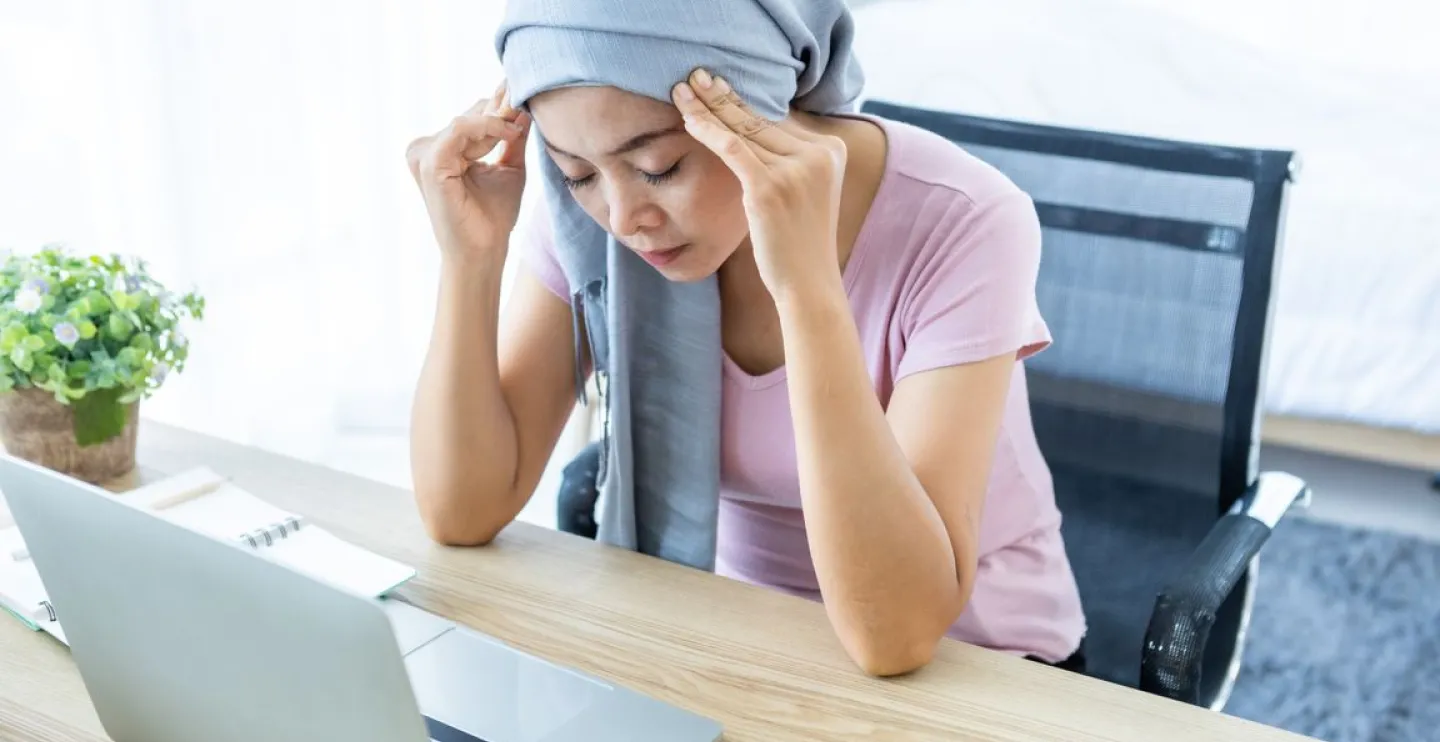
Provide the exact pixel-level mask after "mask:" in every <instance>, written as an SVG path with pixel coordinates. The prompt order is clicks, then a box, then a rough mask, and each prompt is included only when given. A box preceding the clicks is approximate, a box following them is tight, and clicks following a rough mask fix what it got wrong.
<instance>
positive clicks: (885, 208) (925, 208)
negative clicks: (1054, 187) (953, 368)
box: [852, 120, 1049, 378]
mask: <svg viewBox="0 0 1440 742" xmlns="http://www.w3.org/2000/svg"><path fill="white" fill-rule="evenodd" d="M879 123H880V124H881V126H882V128H884V129H885V131H886V134H887V137H888V140H889V147H888V153H887V161H886V167H885V177H884V181H883V182H882V184H881V187H880V190H879V192H878V193H877V196H876V198H875V201H874V202H873V203H872V204H871V209H870V214H869V216H868V217H867V225H866V227H865V228H864V232H863V233H862V234H863V235H864V236H863V238H862V243H863V244H862V243H857V247H856V249H857V251H859V250H863V253H860V255H861V257H860V258H859V260H860V261H861V264H860V267H859V268H858V271H857V272H858V273H861V274H863V278H862V277H861V276H857V277H856V278H857V281H860V282H863V283H864V284H865V285H866V289H865V290H864V293H865V294H866V295H867V296H871V297H873V298H874V300H875V301H883V302H884V303H885V305H886V306H887V307H888V309H887V314H889V316H891V317H893V319H894V321H897V322H898V323H899V327H898V329H899V331H900V335H901V337H903V338H904V339H905V342H906V348H905V351H904V353H903V358H902V360H901V362H900V369H899V371H898V373H897V378H898V377H899V376H904V375H906V374H908V373H911V372H914V371H918V370H922V369H928V368H932V367H934V366H936V365H947V364H954V363H961V362H967V361H974V360H979V359H981V358H985V357H989V356H992V355H995V354H999V353H1003V352H1006V351H1011V350H1015V351H1019V354H1020V356H1021V357H1022V358H1023V357H1026V356H1029V355H1031V354H1032V353H1034V352H1036V351H1038V350H1039V349H1040V348H1042V347H1043V346H1044V345H1045V344H1046V343H1047V342H1048V337H1049V336H1048V331H1047V330H1046V328H1045V326H1044V321H1043V319H1041V317H1040V315H1039V310H1038V307H1037V303H1036V293H1035V288H1036V280H1037V278H1038V274H1039V267H1040V246H1041V231H1040V222H1039V218H1038V217H1037V215H1036V211H1035V205H1034V203H1033V202H1032V201H1031V199H1030V197H1029V195H1028V194H1026V193H1025V192H1024V191H1023V190H1021V189H1020V188H1019V187H1018V186H1017V185H1015V183H1014V182H1013V181H1011V180H1010V179H1009V178H1008V177H1006V176H1005V175H1004V174H1003V173H1001V172H1000V171H999V170H998V169H996V168H995V167H994V166H992V165H990V164H989V163H986V162H985V161H983V160H981V159H980V158H979V157H977V156H975V155H973V154H971V153H970V152H967V151H966V150H965V149H963V148H962V147H960V146H958V145H956V144H954V143H953V142H950V141H949V140H946V139H944V138H943V137H940V136H939V135H936V134H933V133H931V132H929V131H926V130H923V129H920V128H917V127H914V126H911V125H908V124H903V123H898V122H894V121H885V120H880V121H879ZM855 259H856V258H855V257H854V256H852V260H855Z"/></svg>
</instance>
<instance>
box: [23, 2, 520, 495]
mask: <svg viewBox="0 0 1440 742" xmlns="http://www.w3.org/2000/svg"><path fill="white" fill-rule="evenodd" d="M0 7H3V12H0V106H3V113H0V246H4V247H8V248H11V249H21V250H23V249H29V248H33V247H34V246H37V245H39V244H41V243H45V242H53V241H60V242H65V243H68V244H70V245H72V246H73V247H74V249H77V250H82V251H101V252H108V251H120V252H125V253H134V254H140V255H143V256H146V257H148V258H150V259H151V260H152V261H153V263H154V265H155V267H156V269H157V270H158V271H160V272H161V274H162V275H163V277H164V279H165V280H167V281H173V282H174V283H175V284H177V285H183V286H195V287H196V288H198V289H199V290H200V291H201V292H202V293H204V294H205V296H206V297H207V299H208V301H209V306H208V316H207V318H206V319H205V321H204V322H203V323H202V324H200V325H198V326H197V327H195V328H194V329H193V331H192V332H191V333H190V334H191V336H192V340H193V343H192V348H193V351H192V357H191V362H190V365H189V367H188V368H187V370H186V372H185V373H184V374H183V375H181V376H179V377H175V378H173V379H172V383H171V384H169V385H168V386H167V387H166V388H165V389H164V390H162V392H161V393H160V394H159V395H158V396H157V397H156V398H155V399H154V400H153V401H152V402H151V403H149V404H147V407H146V414H148V415H150V416H152V417H155V418H158V419H162V420H165V421H168V422H174V423H178V424H181V425H185V426H187V427H192V428H196V429H200V430H204V431H206V432H211V433H215V434H219V435H222V436H225V437H228V438H232V439H235V440H238V441H242V442H245V443H251V444H257V445H261V446H264V447H267V448H272V449H276V450H281V451H284V452H286V453H289V454H292V455H296V456H300V457H304V458H309V459H315V460H322V461H328V460H332V459H335V460H338V461H341V462H342V463H344V462H345V461H347V460H353V461H358V462H359V463H360V464H361V465H362V466H372V465H373V467H374V470H373V471H372V473H381V474H383V475H384V476H385V478H387V479H403V478H404V477H405V476H408V474H407V473H406V471H405V470H404V469H403V467H404V465H405V462H404V458H405V457H404V452H403V448H397V447H396V445H395V443H396V441H397V434H398V436H399V438H401V439H403V433H404V431H403V427H404V424H405V418H406V414H407V408H408V403H409V395H410V391H411V385H412V383H413V379H414V376H415V374H416V373H417V372H418V367H419V363H420V359H421V354H422V353H423V348H424V343H425V340H426V335H427V331H428V326H429V320H430V316H431V311H432V297H433V291H434V276H435V270H436V265H437V253H436V248H435V245H434V242H433V239H432V238H431V235H430V230H429V227H428V224H427V222H426V221H425V215H424V210H423V207H422V205H421V203H420V200H419V198H418V196H417V194H416V192H415V189H414V186H413V183H412V182H411V180H410V176H409V173H408V172H407V170H406V168H405V164H404V157H403V153H404V149H405V145H406V144H407V143H408V142H409V141H410V139H412V138H413V137H415V136H417V135H419V134H422V133H425V132H429V131H433V130H435V129H437V128H439V127H441V126H443V125H444V124H445V123H446V122H447V121H448V120H449V118H450V117H451V116H453V115H454V114H456V113H459V112H461V111H462V110H464V109H465V108H467V107H468V106H469V105H470V104H471V103H473V102H474V100H475V99H476V98H478V97H480V96H482V95H485V94H487V93H488V92H489V91H490V90H491V89H493V87H494V85H495V83H496V82H498V80H499V77H498V75H499V65H498V64H497V62H496V61H495V54H494V51H493V43H492V32H493V29H494V27H495V24H496V21H497V18H498V15H499V12H500V10H501V7H502V6H501V4H500V2H499V0H478V1H477V0H465V1H462V0H433V1H431V2H404V3H401V2H348V1H343V0H323V1H322V0H306V1H305V2H282V1H280V0H250V1H249V2H244V3H239V2H209V1H201V0H193V1H191V2H183V1H176V0H171V1H166V0H148V1H141V0H127V1H126V2H104V1H102V0H93V1H91V2H85V1H83V0H78V1H77V0H69V1H67V2H51V1H49V0H47V2H44V3H34V2H9V1H8V0H7V2H6V3H5V4H4V5H3V6H0ZM365 432H371V433H377V434H379V435H380V437H381V438H382V439H383V440H382V441H381V442H380V443H379V444H377V445H376V446H375V447H374V448H373V449H372V450H369V451H368V452H366V454H364V455H360V456H355V455H354V454H355V453H356V451H354V450H351V449H347V448H346V446H354V445H361V446H363V445H365V442H364V438H365V436H364V435H361V434H362V433H365ZM347 456H348V457H349V458H348V459H347ZM376 457H378V459H376Z"/></svg>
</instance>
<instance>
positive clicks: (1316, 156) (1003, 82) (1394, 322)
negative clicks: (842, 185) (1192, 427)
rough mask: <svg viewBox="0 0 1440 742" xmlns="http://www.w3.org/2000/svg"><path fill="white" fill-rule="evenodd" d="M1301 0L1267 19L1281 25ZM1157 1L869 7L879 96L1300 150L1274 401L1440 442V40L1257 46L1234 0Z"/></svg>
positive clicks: (872, 71) (944, 0) (924, 2)
mask: <svg viewBox="0 0 1440 742" xmlns="http://www.w3.org/2000/svg"><path fill="white" fill-rule="evenodd" d="M1145 1H1148V0H1145ZM1388 2H1389V4H1390V5H1392V6H1398V5H1405V4H1406V3H1404V2H1403V1H1402V0H1388ZM1137 3H1139V4H1137ZM1286 3H1288V0H1267V1H1266V2H1260V3H1258V5H1257V8H1259V9H1260V10H1263V9H1264V8H1265V7H1267V6H1268V7H1269V9H1270V11H1271V14H1270V16H1267V18H1268V20H1269V21H1270V22H1272V23H1273V22H1276V20H1277V17H1276V12H1277V8H1278V9H1280V10H1286V8H1280V7H1279V6H1280V5H1284V4H1286ZM1143 4H1144V2H1143V1H1142V0H1132V2H1131V3H1128V4H1127V3H1123V2H1096V1H1094V0H1086V1H1085V2H1075V1H1073V0H1071V1H1066V0H1006V1H1005V2H979V1H977V0H888V1H886V2H871V3H859V4H857V6H858V7H857V8H856V11H855V15H856V19H857V27H858V30H857V35H858V53H859V55H860V61H861V64H862V65H863V66H864V68H865V72H866V77H867V80H868V83H867V92H866V94H867V96H868V97H870V98H878V99H885V100H891V101H895V102H900V103H908V104H913V105H920V106H926V107H931V108H939V109H947V110H955V111H963V112H966V113H972V114H978V115H985V116H997V117H1006V118H1016V119H1022V120H1031V121H1038V122H1042V123H1051V124H1060V125H1069V126H1081V127H1093V128H1101V129H1107V130H1112V131H1122V132H1129V133H1137V134H1146V135H1152V136H1162V137H1172V138H1181V139H1191V140H1199V141H1206V142H1215V143H1224V144H1237V145H1244V146H1262V147H1279V148H1287V149H1294V150H1297V151H1298V152H1300V153H1301V157H1302V160H1303V163H1304V169H1303V172H1302V173H1301V176H1300V178H1299V182H1298V183H1297V184H1296V186H1295V187H1294V188H1293V190H1292V200H1291V203H1290V209H1289V218H1288V229H1287V234H1286V240H1285V243H1284V252H1283V254H1282V258H1281V264H1280V273H1279V277H1278V291H1279V294H1278V298H1277V305H1276V315H1275V318H1274V321H1273V331H1272V336H1271V352H1270V361H1269V370H1268V374H1267V377H1266V380H1265V394H1266V400H1265V404H1266V408H1267V409H1268V410H1270V411H1272V412H1281V413H1291V414H1303V415H1313V416H1320V417H1331V418H1342V419H1349V420H1354V421H1357V422H1363V423H1367V424H1375V425H1386V426H1394V427H1401V428H1409V429H1414V430H1419V431H1423V432H1440V50H1437V49H1440V47H1427V48H1412V47H1406V48H1403V49H1399V50H1398V51H1397V49H1393V48H1392V49H1389V52H1390V56H1389V57H1385V58H1381V57H1380V56H1374V57H1365V58H1363V59H1362V58H1361V57H1354V59H1355V60H1356V62H1355V63H1354V64H1335V63H1334V60H1333V59H1328V60H1327V59H1326V58H1324V57H1323V55H1318V54H1306V53H1302V52H1303V51H1304V50H1303V49H1301V48H1300V47H1299V46H1297V45H1296V43H1294V42H1295V41H1296V40H1295V39H1289V40H1288V41H1287V42H1286V43H1279V42H1277V43H1276V44H1273V45H1270V44H1267V45H1265V46H1264V47H1261V46H1257V45H1255V44H1253V43H1252V42H1253V40H1254V38H1255V37H1256V36H1257V35H1260V34H1258V32H1257V29H1256V28H1255V27H1254V26H1253V25H1249V26H1247V25H1246V24H1245V22H1244V19H1243V18H1242V17H1241V16H1243V14H1244V13H1246V12H1249V11H1243V10H1240V9H1239V7H1240V6H1238V5H1235V4H1233V3H1232V4H1230V5H1229V6H1224V7H1223V8H1221V10H1217V11H1215V12H1221V11H1222V10H1223V12H1226V13H1231V14H1234V16H1235V21H1236V22H1235V23H1232V24H1227V23H1226V22H1224V21H1226V20H1227V19H1224V18H1210V19H1203V18H1202V19H1199V20H1197V19H1196V18H1186V17H1182V16H1179V15H1174V14H1167V13H1168V11H1159V10H1152V9H1150V8H1147V7H1141V5H1143ZM1222 5H1223V4H1222ZM1296 7H1298V6H1293V3H1292V4H1290V5H1289V6H1287V8H1288V10H1294V9H1295V8H1296ZM1310 7H1312V8H1315V9H1316V10H1317V11H1318V10H1319V8H1318V7H1317V6H1310ZM1336 7H1339V6H1338V5H1337V6H1336ZM1260 10H1257V11H1256V12H1257V13H1260ZM1288 10H1287V12H1288ZM1185 12H1187V13H1192V14H1193V13H1197V12H1200V11H1196V10H1195V9H1193V8H1191V9H1188V10H1186V11H1185ZM1259 17H1261V16H1260V15H1257V18H1259ZM1204 20H1210V21H1214V22H1208V23H1207V22H1202V21H1204ZM1279 20H1282V21H1283V20H1284V19H1283V18H1280V19H1279ZM1229 29H1240V30H1229ZM1370 30H1371V32H1372V33H1371V35H1370V36H1369V37H1367V38H1370V39H1371V40H1372V42H1374V43H1383V41H1384V39H1383V38H1380V37H1378V36H1377V35H1376V34H1377V33H1378V32H1376V31H1375V30H1374V29H1370ZM1418 38H1419V37H1418V36H1416V37H1409V36H1407V37H1405V38H1404V39H1400V41H1404V40H1407V39H1408V40H1410V41H1413V40H1415V39H1418ZM1376 39H1379V41H1378V42H1377V41H1375V40H1376ZM1312 41H1314V40H1312ZM1397 43H1399V41H1397ZM1407 43H1408V42H1407ZM1316 49H1320V46H1318V45H1316V44H1312V46H1311V47H1310V50H1311V51H1315V50H1316ZM1322 51H1323V50H1322ZM1350 51H1352V52H1353V51H1354V50H1350ZM1405 55H1409V56H1408V57H1407V56H1405ZM1381 62H1391V63H1392V64H1389V65H1388V66H1387V65H1383V64H1381Z"/></svg>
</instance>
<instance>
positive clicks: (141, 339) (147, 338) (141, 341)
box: [130, 332, 155, 353]
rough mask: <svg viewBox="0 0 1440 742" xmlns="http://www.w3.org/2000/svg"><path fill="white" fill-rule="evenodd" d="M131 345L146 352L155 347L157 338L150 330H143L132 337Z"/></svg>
mask: <svg viewBox="0 0 1440 742" xmlns="http://www.w3.org/2000/svg"><path fill="white" fill-rule="evenodd" d="M130 347H132V348H134V349H136V350H138V351H140V352H142V353H143V352H146V351H151V350H154V349H155V338H154V337H153V336H152V335H150V333H148V332H142V333H139V334H137V335H136V336H135V337H133V338H131V339H130Z"/></svg>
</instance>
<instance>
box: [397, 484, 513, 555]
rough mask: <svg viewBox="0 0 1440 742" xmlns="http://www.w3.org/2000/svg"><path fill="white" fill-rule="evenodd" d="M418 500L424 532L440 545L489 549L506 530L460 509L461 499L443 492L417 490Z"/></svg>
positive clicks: (416, 497) (416, 498)
mask: <svg viewBox="0 0 1440 742" xmlns="http://www.w3.org/2000/svg"><path fill="white" fill-rule="evenodd" d="M415 501H416V503H417V505H418V506H419V510H420V522H421V524H423V525H424V527H425V533H426V535H427V536H429V537H430V540H431V541H434V542H435V543H437V544H440V545H441V546H486V545H488V544H489V543H490V542H491V541H494V540H495V537H496V536H498V535H499V534H500V530H501V529H502V528H503V527H504V525H503V524H501V525H498V526H497V525H493V524H490V523H488V522H485V521H482V520H480V519H479V518H477V517H476V514H475V513H467V512H465V511H466V509H465V508H460V507H457V506H456V504H457V503H458V502H460V499H459V498H457V497H455V496H447V495H444V494H441V493H433V492H431V493H424V492H422V491H421V490H419V489H418V488H417V490H416V496H415Z"/></svg>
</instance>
